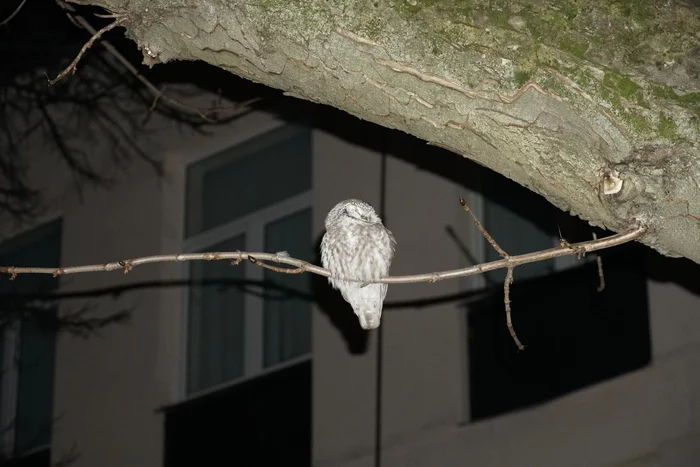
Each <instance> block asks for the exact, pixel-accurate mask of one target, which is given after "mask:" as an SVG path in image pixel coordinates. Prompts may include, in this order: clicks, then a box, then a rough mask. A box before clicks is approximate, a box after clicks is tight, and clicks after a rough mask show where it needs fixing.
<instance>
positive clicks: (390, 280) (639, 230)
mask: <svg viewBox="0 0 700 467" xmlns="http://www.w3.org/2000/svg"><path fill="white" fill-rule="evenodd" d="M646 230H647V229H646V227H644V226H640V227H635V228H634V229H631V230H629V231H626V232H623V233H618V234H615V235H611V236H610V237H606V238H601V239H598V240H588V241H586V242H581V243H573V244H568V245H566V246H559V247H556V248H550V249H548V250H542V251H537V252H534V253H526V254H523V255H517V256H509V257H508V258H506V259H500V260H497V261H491V262H489V263H483V264H477V265H475V266H470V267H467V268H463V269H452V270H448V271H439V272H430V273H425V274H414V275H408V276H389V277H383V278H381V279H378V280H374V281H361V282H363V283H382V284H414V283H417V282H436V281H439V280H446V279H456V278H458V277H466V276H473V275H475V274H482V273H485V272H488V271H494V270H496V269H503V268H508V267H516V266H520V265H522V264H528V263H535V262H538V261H544V260H548V259H552V258H559V257H561V256H568V255H578V254H580V253H581V252H583V253H590V252H592V251H598V250H603V249H605V248H611V247H614V246H618V245H622V244H623V243H627V242H630V241H632V240H636V239H638V238H640V237H641V236H642V235H644V233H645V232H646ZM251 256H252V257H253V258H254V259H255V260H256V261H258V262H261V261H272V262H276V263H280V264H286V265H289V266H294V267H295V268H297V269H298V270H299V273H302V272H310V273H312V274H317V275H319V276H324V277H332V276H331V273H330V271H328V270H327V269H325V268H322V267H320V266H316V265H314V264H311V263H309V262H307V261H302V260H300V259H296V258H292V257H286V256H282V255H279V254H276V253H263V252H259V253H258V252H250V253H248V252H244V251H235V252H218V253H180V254H172V255H156V256H144V257H141V258H134V259H129V260H123V261H116V262H112V263H105V264H93V265H85V266H73V267H64V268H61V267H54V268H35V267H15V266H0V274H3V273H4V274H9V275H10V278H11V279H14V278H15V277H17V275H19V274H51V275H53V276H62V275H67V274H80V273H86V272H105V271H116V270H122V271H124V272H129V270H131V269H132V268H134V267H136V266H141V265H144V264H151V263H167V262H182V261H217V260H228V261H233V262H241V261H250V257H251ZM335 279H337V280H344V281H349V282H360V281H355V280H354V279H348V278H344V277H337V278H335Z"/></svg>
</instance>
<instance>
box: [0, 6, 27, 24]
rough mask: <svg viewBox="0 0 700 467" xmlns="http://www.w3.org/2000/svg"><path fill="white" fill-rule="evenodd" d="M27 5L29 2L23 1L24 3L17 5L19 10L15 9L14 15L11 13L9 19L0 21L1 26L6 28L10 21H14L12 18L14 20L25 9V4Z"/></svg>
mask: <svg viewBox="0 0 700 467" xmlns="http://www.w3.org/2000/svg"><path fill="white" fill-rule="evenodd" d="M25 3H27V0H22V1H21V2H20V3H19V5H17V8H15V10H14V11H13V12H12V13H10V16H8V17H7V18H5V19H4V20H2V21H0V26H5V25H6V24H7V23H9V22H10V21H12V18H14V17H15V16H17V13H19V11H20V10H21V9H22V8H23V7H24V4H25Z"/></svg>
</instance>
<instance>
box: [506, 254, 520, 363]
mask: <svg viewBox="0 0 700 467" xmlns="http://www.w3.org/2000/svg"><path fill="white" fill-rule="evenodd" d="M512 283H513V267H512V266H508V272H507V273H506V280H504V281H503V303H504V304H505V306H506V326H507V327H508V332H509V333H510V337H512V338H513V341H514V342H515V345H517V346H518V350H525V346H524V345H523V344H522V343H521V342H520V339H518V335H517V334H516V333H515V328H513V320H512V319H511V316H510V286H511V284H512Z"/></svg>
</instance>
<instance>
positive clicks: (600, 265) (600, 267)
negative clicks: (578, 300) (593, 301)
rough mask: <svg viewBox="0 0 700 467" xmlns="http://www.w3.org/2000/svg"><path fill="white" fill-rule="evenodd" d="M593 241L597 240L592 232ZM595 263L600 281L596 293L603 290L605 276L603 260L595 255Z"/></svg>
mask: <svg viewBox="0 0 700 467" xmlns="http://www.w3.org/2000/svg"><path fill="white" fill-rule="evenodd" d="M593 240H598V236H597V235H596V233H595V232H593ZM595 262H596V263H598V278H599V279H600V284H599V285H598V289H597V290H598V292H602V291H603V290H605V274H604V273H603V258H601V256H600V255H595Z"/></svg>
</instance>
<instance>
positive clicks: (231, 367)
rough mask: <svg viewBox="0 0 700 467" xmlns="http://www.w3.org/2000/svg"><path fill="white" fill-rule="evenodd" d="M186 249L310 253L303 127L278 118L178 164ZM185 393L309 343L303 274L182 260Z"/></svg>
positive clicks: (294, 357) (305, 350)
mask: <svg viewBox="0 0 700 467" xmlns="http://www.w3.org/2000/svg"><path fill="white" fill-rule="evenodd" d="M186 199H187V201H186V203H187V204H186V220H185V231H186V240H185V249H186V250H187V251H197V252H205V251H236V250H242V251H269V252H276V251H283V250H284V251H287V252H289V254H291V255H292V256H294V257H297V258H301V259H307V260H313V258H314V254H313V239H312V231H311V133H310V131H309V130H308V129H306V128H303V127H298V126H292V125H290V126H285V127H283V128H280V129H277V130H274V131H272V132H269V133H267V134H264V135H262V136H260V137H256V138H253V139H251V140H249V141H247V142H245V143H243V144H241V145H238V146H235V147H233V148H230V149H228V150H226V151H223V152H221V153H219V154H216V155H213V156H211V157H209V158H207V159H205V160H202V161H200V162H197V163H194V164H192V165H191V166H190V167H188V169H187V194H186ZM189 275H190V279H191V281H192V283H193V285H192V287H191V288H190V290H189V296H188V299H187V302H188V328H187V381H186V392H187V394H188V395H189V394H196V393H198V392H201V391H205V390H207V389H210V388H214V387H216V386H219V385H221V384H225V383H227V382H230V381H233V380H238V379H241V378H246V377H251V376H255V375H258V374H261V373H262V372H264V371H266V370H268V369H272V368H276V367H279V366H280V365H282V364H284V363H289V362H294V361H298V360H300V359H303V358H306V357H308V355H309V353H310V351H311V302H310V301H309V300H308V295H309V293H310V278H309V276H308V275H307V274H301V275H284V274H274V273H272V274H270V271H267V270H265V269H262V268H259V267H257V266H254V265H252V264H241V265H238V266H235V267H234V266H231V265H229V264H228V263H227V262H225V261H212V262H193V263H191V265H190V269H189Z"/></svg>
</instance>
